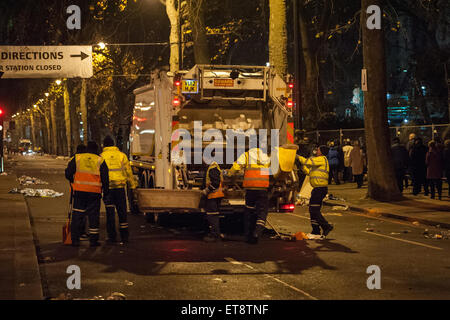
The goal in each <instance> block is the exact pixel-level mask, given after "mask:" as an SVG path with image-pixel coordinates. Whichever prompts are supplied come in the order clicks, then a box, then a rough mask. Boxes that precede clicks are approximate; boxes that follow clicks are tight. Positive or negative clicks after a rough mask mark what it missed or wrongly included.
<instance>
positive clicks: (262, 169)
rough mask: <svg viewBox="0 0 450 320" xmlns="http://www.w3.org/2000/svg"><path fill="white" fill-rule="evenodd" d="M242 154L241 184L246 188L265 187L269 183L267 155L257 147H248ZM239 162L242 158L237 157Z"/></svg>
mask: <svg viewBox="0 0 450 320" xmlns="http://www.w3.org/2000/svg"><path fill="white" fill-rule="evenodd" d="M243 156H244V157H245V172H244V182H243V184H242V186H243V187H244V188H246V189H267V188H268V187H269V184H270V182H269V174H270V170H269V167H270V160H269V158H268V156H267V155H266V154H265V153H264V152H263V151H262V150H261V149H258V148H254V149H250V150H249V151H247V152H246V153H244V154H243ZM241 157H242V156H241ZM241 157H239V158H241ZM239 162H242V160H240V159H238V163H239Z"/></svg>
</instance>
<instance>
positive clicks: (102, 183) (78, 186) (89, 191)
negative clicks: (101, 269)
mask: <svg viewBox="0 0 450 320" xmlns="http://www.w3.org/2000/svg"><path fill="white" fill-rule="evenodd" d="M97 153H98V146H97V143H95V142H94V141H89V142H88V145H87V152H86V153H82V154H76V155H75V157H74V158H73V159H72V160H71V161H70V162H69V164H68V165H67V168H66V178H67V180H69V181H70V183H71V184H72V188H73V206H72V223H71V236H72V246H74V247H78V246H79V245H80V224H81V223H82V222H83V216H84V215H87V216H88V219H89V241H90V246H91V247H96V246H99V245H100V243H99V242H98V240H99V231H100V201H101V196H102V189H103V194H104V195H105V196H106V195H107V194H108V189H109V177H108V167H107V165H106V163H105V161H104V160H103V158H102V157H100V156H98V155H97Z"/></svg>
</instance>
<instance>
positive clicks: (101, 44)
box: [98, 42, 106, 50]
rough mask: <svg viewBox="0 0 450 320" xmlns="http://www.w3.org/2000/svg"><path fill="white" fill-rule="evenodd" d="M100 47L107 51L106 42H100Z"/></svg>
mask: <svg viewBox="0 0 450 320" xmlns="http://www.w3.org/2000/svg"><path fill="white" fill-rule="evenodd" d="M98 46H99V47H100V49H102V50H103V49H105V48H106V44H105V43H104V42H99V43H98Z"/></svg>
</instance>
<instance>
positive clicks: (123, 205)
mask: <svg viewBox="0 0 450 320" xmlns="http://www.w3.org/2000/svg"><path fill="white" fill-rule="evenodd" d="M101 156H102V158H103V159H105V162H106V164H107V165H108V169H109V192H108V195H107V196H106V197H104V198H103V202H104V203H105V207H106V231H107V233H108V239H107V242H108V243H110V244H113V243H115V242H116V241H117V240H116V220H115V211H116V210H117V215H118V216H119V233H120V239H121V242H122V243H127V242H128V237H129V232H128V221H127V196H126V195H127V193H126V191H125V189H126V187H127V185H128V188H130V189H132V190H134V189H136V187H137V182H136V181H135V179H134V177H133V172H132V171H131V166H130V161H129V160H128V158H127V156H126V154H125V153H123V152H121V151H120V150H119V148H117V147H116V146H114V140H113V139H112V138H111V137H110V136H107V137H106V138H105V139H104V140H103V152H102V154H101Z"/></svg>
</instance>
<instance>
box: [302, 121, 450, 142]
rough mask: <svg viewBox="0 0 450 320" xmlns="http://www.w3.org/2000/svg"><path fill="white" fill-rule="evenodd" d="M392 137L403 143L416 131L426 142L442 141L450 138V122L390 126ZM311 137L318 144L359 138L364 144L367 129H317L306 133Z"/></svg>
mask: <svg viewBox="0 0 450 320" xmlns="http://www.w3.org/2000/svg"><path fill="white" fill-rule="evenodd" d="M389 132H390V135H391V139H393V138H394V137H398V138H399V139H400V141H401V143H404V144H406V143H407V142H408V139H409V135H410V134H411V133H415V134H416V135H417V136H418V137H421V138H422V139H423V141H424V143H428V141H430V140H433V139H435V138H436V137H440V138H441V139H442V142H444V141H445V140H446V139H450V124H431V125H422V126H421V125H418V126H398V127H389ZM305 136H306V137H308V138H309V141H311V142H314V143H317V144H327V143H328V142H329V141H331V140H333V141H336V140H338V141H339V142H340V144H341V145H342V144H343V142H344V141H345V140H346V139H350V140H351V141H355V140H359V141H360V142H361V143H362V144H365V139H366V137H365V130H364V128H359V129H338V130H316V131H310V132H307V133H306V134H305Z"/></svg>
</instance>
